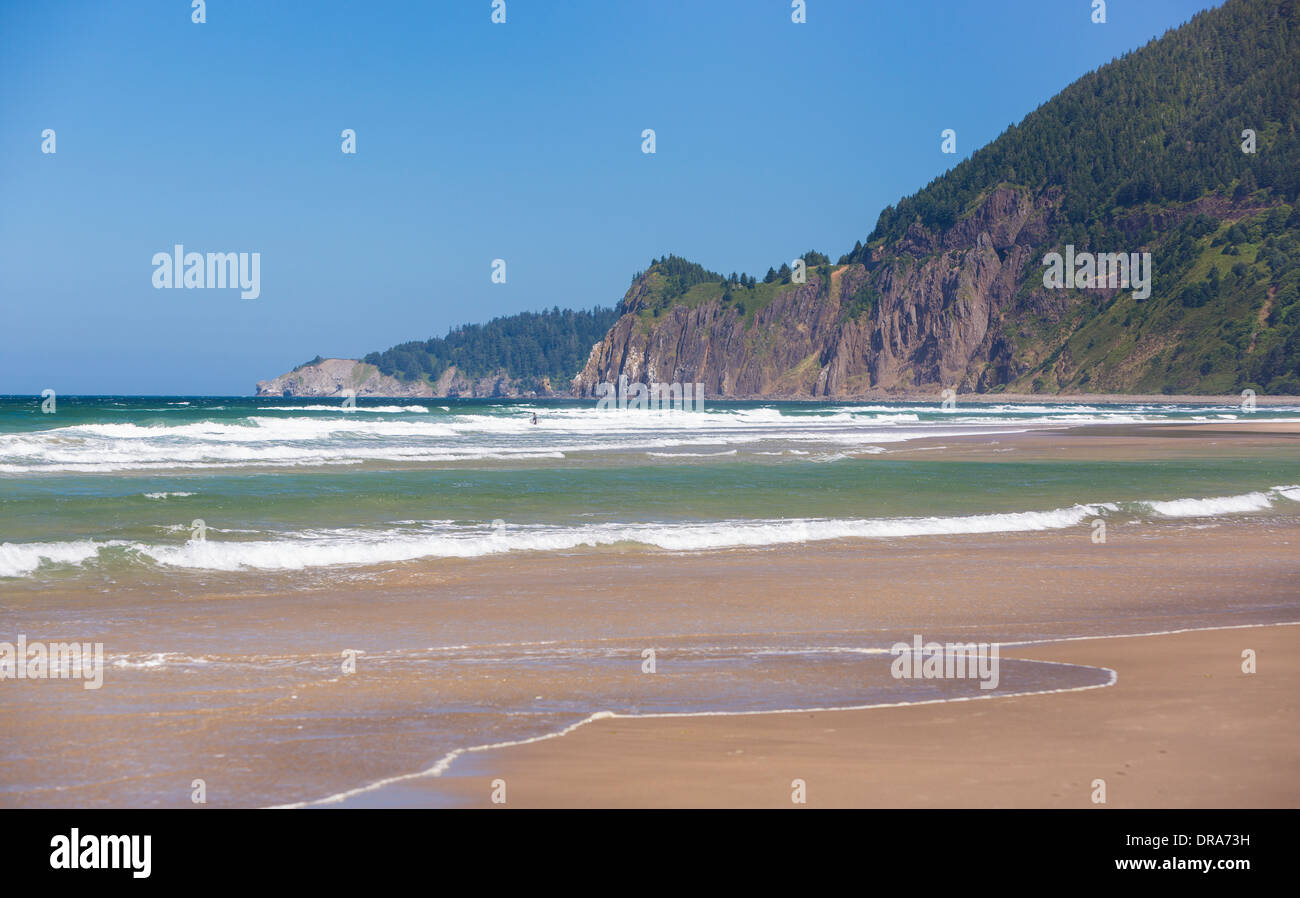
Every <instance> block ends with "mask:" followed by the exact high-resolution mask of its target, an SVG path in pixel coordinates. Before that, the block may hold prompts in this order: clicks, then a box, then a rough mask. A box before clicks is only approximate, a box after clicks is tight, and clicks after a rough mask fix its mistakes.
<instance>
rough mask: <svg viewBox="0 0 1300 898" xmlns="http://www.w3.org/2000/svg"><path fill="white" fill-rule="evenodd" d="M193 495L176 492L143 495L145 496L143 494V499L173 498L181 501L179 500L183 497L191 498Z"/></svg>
mask: <svg viewBox="0 0 1300 898" xmlns="http://www.w3.org/2000/svg"><path fill="white" fill-rule="evenodd" d="M193 495H194V494H193V493H184V492H176V493H145V494H144V497H145V498H146V499H173V498H174V499H181V498H184V497H185V496H193Z"/></svg>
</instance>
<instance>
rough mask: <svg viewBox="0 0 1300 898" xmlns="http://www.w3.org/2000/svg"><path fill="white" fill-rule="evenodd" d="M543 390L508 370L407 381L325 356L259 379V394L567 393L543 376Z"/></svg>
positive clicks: (487, 395)
mask: <svg viewBox="0 0 1300 898" xmlns="http://www.w3.org/2000/svg"><path fill="white" fill-rule="evenodd" d="M540 386H541V389H539V390H532V389H523V388H521V387H520V386H519V385H518V384H516V383H515V382H513V381H512V380H511V379H510V378H509V377H508V376H506V375H505V374H504V373H499V374H496V375H491V376H488V377H481V378H477V379H470V378H467V377H465V376H464V375H462V374H461V373H460V372H459V371H457V370H456V368H455V367H454V366H453V367H451V368H448V369H447V370H446V371H444V372H443V373H442V376H441V377H439V378H438V381H437V382H436V383H429V382H428V381H419V380H415V381H404V380H401V379H399V378H396V377H390V376H388V375H386V374H382V373H380V371H379V369H378V368H376V367H375V366H374V365H367V364H366V363H365V362H361V361H358V360H357V359H322V360H321V361H319V362H315V363H312V364H309V365H303V366H301V367H299V368H295V369H294V370H293V371H290V372H289V373H288V374H282V375H280V376H279V377H276V378H273V379H271V380H261V381H258V382H257V393H256V395H258V396H320V397H340V398H341V397H343V396H346V395H348V392H347V391H349V390H351V391H355V395H357V396H386V397H391V398H399V399H400V398H411V399H419V398H443V397H448V398H457V397H460V398H466V399H498V398H500V399H520V398H534V397H538V396H556V395H560V396H565V395H568V394H567V393H559V394H557V393H555V392H554V391H552V390H551V388H550V386H551V385H550V382H549V381H548V380H546V379H545V378H543V379H542V382H541V385H540Z"/></svg>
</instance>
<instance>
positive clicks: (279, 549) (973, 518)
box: [131, 505, 1103, 571]
mask: <svg viewBox="0 0 1300 898" xmlns="http://www.w3.org/2000/svg"><path fill="white" fill-rule="evenodd" d="M1102 510H1103V508H1102V506H1087V505H1076V506H1073V507H1071V508H1063V509H1055V510H1052V511H1027V512H1011V513H1007V514H986V515H967V516H961V517H924V518H879V519H813V518H801V519H791V520H757V521H753V520H741V521H735V520H731V521H710V522H688V523H645V524H590V525H582V526H576V527H553V526H533V527H522V526H521V527H511V528H509V529H506V530H504V531H500V532H497V531H490V530H483V529H478V528H463V527H462V528H457V527H451V526H447V525H439V526H437V527H434V528H431V529H430V530H428V531H424V532H418V533H410V532H397V533H395V532H393V531H390V530H371V531H366V530H356V529H344V530H333V531H317V532H313V533H310V534H298V535H295V536H292V537H286V538H279V539H271V540H244V541H222V540H214V539H208V540H206V541H203V542H195V541H191V542H188V543H184V544H181V545H150V544H144V543H137V544H135V545H133V546H132V547H131V548H132V550H133V551H135V552H137V553H139V554H140V555H141V556H143V557H147V558H149V559H151V560H153V561H154V562H156V563H158V564H161V565H165V566H168V567H179V568H195V569H204V570H224V571H235V570H242V569H248V570H302V569H304V568H314V567H326V566H334V565H373V564H391V563H397V562H403V561H413V560H416V559H421V558H475V557H480V556H483V555H495V554H501V553H505V552H563V551H569V550H574V549H579V548H583V547H586V548H596V547H601V546H615V545H620V544H630V545H641V546H648V547H652V548H658V549H666V550H669V551H677V552H694V551H708V550H716V549H732V548H740V547H755V546H776V545H788V544H793V543H804V542H816V541H823V540H834V539H890V538H904V537H911V536H929V535H946V534H952V535H956V534H974V533H1000V532H1023V531H1032V530H1051V529H1059V528H1063V527H1072V526H1074V525H1076V524H1079V523H1080V522H1082V521H1083V520H1085V519H1086V518H1088V517H1092V516H1096V515H1098V514H1100V513H1101V512H1102Z"/></svg>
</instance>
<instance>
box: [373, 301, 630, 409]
mask: <svg viewBox="0 0 1300 898" xmlns="http://www.w3.org/2000/svg"><path fill="white" fill-rule="evenodd" d="M617 317H618V315H617V313H616V312H615V311H614V310H613V309H609V308H602V307H597V308H595V309H592V310H590V311H577V312H575V311H573V310H571V309H563V310H562V309H559V308H553V309H551V310H550V311H549V312H547V311H543V312H521V313H520V314H518V315H510V316H506V317H501V318H493V319H492V320H491V321H489V322H488V323H486V324H466V325H463V326H461V327H457V328H453V329H452V330H451V331H450V332H448V334H447V336H445V337H433V338H430V339H429V340H425V341H419V340H416V341H414V342H411V343H402V344H399V345H397V346H394V347H392V348H391V349H387V350H385V351H384V352H372V353H370V354H369V355H367V356H366V357H365V359H364V361H365V362H367V363H368V364H371V365H374V366H375V367H376V368H378V369H379V370H380V372H381V373H383V374H387V375H390V376H393V377H398V378H400V379H402V380H405V381H412V380H420V379H427V380H429V381H431V382H434V381H437V379H438V378H439V377H441V376H442V374H443V372H445V371H446V370H447V369H448V368H449V367H451V366H453V365H454V366H455V367H456V369H457V371H459V372H460V373H461V374H463V375H464V376H466V377H469V378H479V377H486V376H489V375H493V374H497V373H499V372H504V373H505V374H507V375H508V376H509V377H510V378H511V379H512V380H514V381H517V382H521V383H536V382H540V380H541V378H550V379H551V380H552V381H553V382H556V383H557V386H559V387H560V388H561V389H563V388H567V386H568V383H569V380H570V379H571V378H572V377H573V375H574V374H575V373H576V372H577V371H578V369H580V368H581V367H582V365H583V363H584V362H585V361H586V360H587V354H588V353H589V352H590V351H591V347H592V344H593V343H596V342H598V341H599V340H600V338H601V337H603V336H604V335H605V332H606V331H607V330H609V328H610V326H611V325H612V324H613V323H614V321H615V319H617Z"/></svg>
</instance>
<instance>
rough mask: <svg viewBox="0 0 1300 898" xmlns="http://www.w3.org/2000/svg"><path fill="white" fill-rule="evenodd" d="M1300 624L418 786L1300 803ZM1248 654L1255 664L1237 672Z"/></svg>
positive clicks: (1041, 650) (551, 751)
mask: <svg viewBox="0 0 1300 898" xmlns="http://www.w3.org/2000/svg"><path fill="white" fill-rule="evenodd" d="M1297 648H1300V628H1297V627H1295V626H1276V627H1251V628H1246V629H1227V630H1210V631H1199V632H1189V633H1176V634H1169V635H1160V636H1147V637H1137V638H1124V639H1097V640H1083V641H1072V642H1063V643H1055V644H1045V645H1039V646H1033V647H1032V649H1029V648H1022V649H1019V650H1017V651H1014V652H1012V651H1010V650H1009V651H1008V656H1011V655H1013V654H1014V655H1016V656H1022V655H1023V656H1024V657H1032V658H1035V659H1040V660H1047V661H1060V662H1068V663H1073V664H1088V665H1094V666H1098V667H1107V668H1110V669H1112V670H1115V671H1116V672H1117V675H1118V677H1117V682H1116V683H1115V685H1113V686H1109V687H1106V688H1101V689H1088V690H1084V691H1079V692H1073V693H1063V694H1053V695H1033V696H1023V697H1010V698H998V699H991V700H987V701H970V702H950V703H944V704H933V705H915V706H911V707H900V708H875V709H868V710H859V711H823V712H816V713H797V714H766V715H753V716H731V717H677V718H658V719H654V718H651V719H605V720H596V721H593V722H592V723H590V724H587V725H586V726H584V727H582V728H580V729H578V730H575V731H574V732H572V733H569V734H568V735H565V736H562V737H559V738H556V739H551V740H547V741H543V742H537V743H533V744H530V745H524V746H516V747H511V748H502V749H497V750H493V751H488V752H483V753H481V754H476V755H473V756H470V757H467V758H466V759H465V760H464V761H463V762H462V763H463V764H464V769H465V770H466V771H468V770H472V771H473V773H468V772H464V773H462V774H460V775H448V776H445V777H443V781H442V782H438V781H436V780H433V779H424V780H418V781H414V782H413V783H410V784H407V788H406V790H405V796H404V797H405V798H406V800H408V801H416V800H418V798H419V793H420V790H421V789H426V790H435V789H436V790H439V791H441V792H443V793H444V794H450V795H452V796H454V797H455V798H456V800H457V801H458V802H460V803H462V804H463V805H465V806H469V807H494V806H495V807H501V806H502V805H499V804H498V805H493V803H492V801H491V795H492V793H493V789H494V786H493V783H494V781H496V780H504V781H505V782H506V784H507V792H506V794H507V798H508V801H507V803H506V806H509V807H521V808H527V807H768V808H791V807H800V806H802V805H799V804H795V803H794V802H792V800H791V791H792V790H791V784H792V782H793V780H795V779H802V780H804V782H805V783H806V786H807V789H806V794H807V806H808V807H875V808H904V807H962V808H993V807H1020V808H1025V807H1029V808H1086V807H1101V806H1102V805H1100V804H1096V803H1094V802H1093V800H1092V798H1093V793H1094V791H1095V786H1094V785H1093V781H1094V780H1096V779H1103V780H1105V782H1106V802H1105V805H1104V806H1106V807H1116V808H1120V807H1124V808H1136V807H1148V808H1150V807H1156V808H1180V807H1188V808H1269V807H1296V806H1297V805H1300V757H1298V756H1297V753H1296V750H1295V745H1296V740H1297V739H1298V738H1300V702H1298V701H1297V698H1296V696H1297V691H1296V687H1297V685H1300V654H1297V651H1296V650H1297ZM1244 649H1253V650H1254V651H1255V652H1256V655H1257V659H1258V661H1259V665H1260V666H1259V668H1258V671H1257V672H1256V673H1255V674H1253V675H1249V674H1245V673H1243V672H1242V670H1241V663H1242V659H1241V653H1242V651H1243V650H1244Z"/></svg>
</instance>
